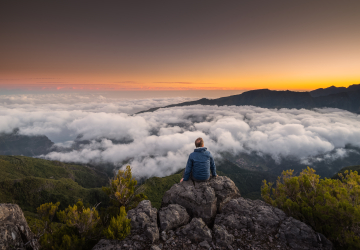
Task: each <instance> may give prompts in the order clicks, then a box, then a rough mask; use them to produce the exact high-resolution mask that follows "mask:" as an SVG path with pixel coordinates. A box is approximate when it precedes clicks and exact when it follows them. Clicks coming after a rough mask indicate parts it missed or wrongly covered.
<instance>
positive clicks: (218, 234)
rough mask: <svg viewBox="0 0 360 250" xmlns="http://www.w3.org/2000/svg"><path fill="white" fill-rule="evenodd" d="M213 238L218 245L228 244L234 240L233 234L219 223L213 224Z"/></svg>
mask: <svg viewBox="0 0 360 250" xmlns="http://www.w3.org/2000/svg"><path fill="white" fill-rule="evenodd" d="M213 232H214V238H215V240H216V244H217V245H219V246H228V245H230V244H231V243H233V241H234V235H232V234H229V233H228V232H227V230H226V229H225V228H224V227H222V226H219V225H214V228H213Z"/></svg>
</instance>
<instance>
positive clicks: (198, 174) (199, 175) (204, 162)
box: [184, 147, 216, 181]
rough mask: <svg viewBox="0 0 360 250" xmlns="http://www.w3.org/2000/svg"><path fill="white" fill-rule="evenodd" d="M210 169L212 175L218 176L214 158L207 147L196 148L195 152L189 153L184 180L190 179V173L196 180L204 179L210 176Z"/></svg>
mask: <svg viewBox="0 0 360 250" xmlns="http://www.w3.org/2000/svg"><path fill="white" fill-rule="evenodd" d="M210 170H211V173H212V176H216V166H215V162H214V158H213V156H212V155H211V153H210V152H209V151H207V148H205V147H202V148H196V149H195V150H194V152H192V153H191V154H190V155H189V159H188V162H187V164H186V168H185V173H184V181H187V180H189V177H190V174H192V177H193V178H195V179H196V180H199V181H203V180H206V179H208V178H209V177H210Z"/></svg>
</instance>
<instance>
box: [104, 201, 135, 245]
mask: <svg viewBox="0 0 360 250" xmlns="http://www.w3.org/2000/svg"><path fill="white" fill-rule="evenodd" d="M130 221H131V220H130V219H128V218H127V217H126V211H125V207H121V208H120V214H119V215H118V216H117V217H116V218H115V217H112V218H111V221H110V225H109V227H108V228H106V229H105V230H104V232H103V233H104V235H105V237H106V238H107V239H112V240H115V239H117V240H123V239H125V237H126V236H127V235H128V234H129V233H130Z"/></svg>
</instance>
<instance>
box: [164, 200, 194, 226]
mask: <svg viewBox="0 0 360 250" xmlns="http://www.w3.org/2000/svg"><path fill="white" fill-rule="evenodd" d="M159 221H160V229H161V230H162V231H168V230H171V229H176V228H178V227H180V226H183V225H185V224H187V223H189V221H190V216H189V214H188V213H187V212H186V209H185V208H184V207H183V206H180V205H178V204H170V205H169V206H167V207H163V208H161V209H160V211H159Z"/></svg>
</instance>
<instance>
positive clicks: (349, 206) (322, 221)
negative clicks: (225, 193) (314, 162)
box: [261, 167, 360, 249]
mask: <svg viewBox="0 0 360 250" xmlns="http://www.w3.org/2000/svg"><path fill="white" fill-rule="evenodd" d="M293 174H294V171H293V170H287V171H284V172H283V173H282V175H281V177H278V180H277V181H276V187H274V188H272V185H273V183H267V182H266V181H265V180H264V182H263V186H262V188H261V193H262V197H263V199H264V200H265V201H266V202H267V203H269V204H271V205H273V206H275V207H278V208H280V209H282V210H284V211H285V212H286V213H287V214H288V215H290V216H293V217H294V218H297V219H299V220H301V221H304V222H305V223H307V224H309V225H311V226H312V227H313V228H314V229H315V230H316V231H318V232H321V233H323V234H324V235H325V236H326V237H328V238H329V239H330V240H331V241H333V242H334V243H335V245H337V246H339V247H341V249H359V248H360V237H359V236H360V233H359V232H360V231H359V230H360V199H359V198H360V176H359V175H358V173H357V172H356V171H354V172H353V171H345V172H344V174H339V179H327V178H325V179H320V176H319V175H316V174H315V170H314V169H311V168H309V167H308V168H307V169H305V170H303V171H302V172H301V173H300V175H299V176H294V175H293Z"/></svg>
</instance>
